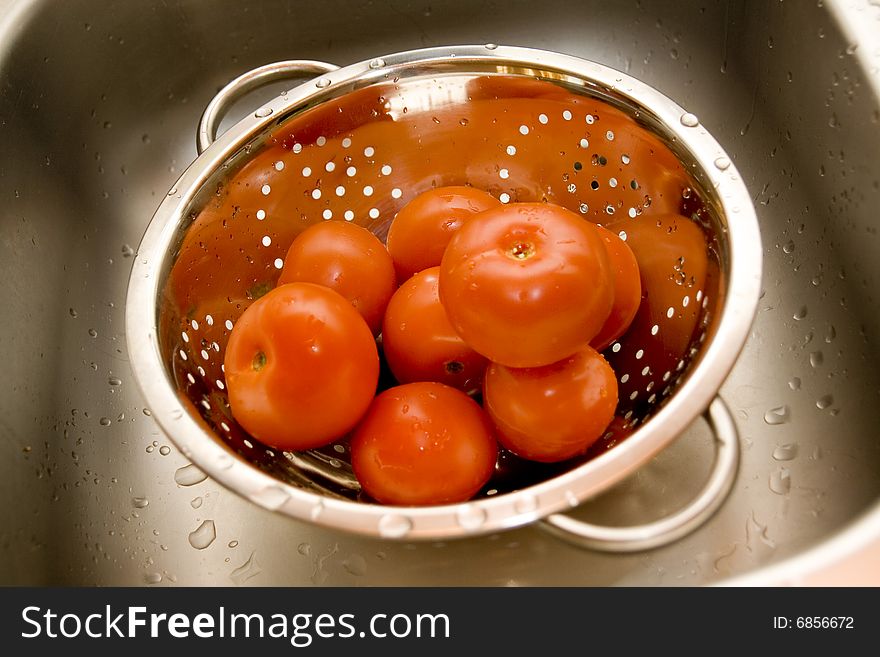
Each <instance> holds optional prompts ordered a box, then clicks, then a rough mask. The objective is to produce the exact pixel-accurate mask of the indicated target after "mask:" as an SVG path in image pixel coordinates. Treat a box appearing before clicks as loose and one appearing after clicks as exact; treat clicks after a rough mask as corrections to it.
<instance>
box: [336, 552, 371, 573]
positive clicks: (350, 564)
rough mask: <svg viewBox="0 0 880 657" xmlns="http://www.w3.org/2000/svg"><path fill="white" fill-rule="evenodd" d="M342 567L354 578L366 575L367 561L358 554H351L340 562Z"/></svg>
mask: <svg viewBox="0 0 880 657" xmlns="http://www.w3.org/2000/svg"><path fill="white" fill-rule="evenodd" d="M342 567H343V568H345V570H347V571H348V572H349V573H351V574H352V575H354V576H355V577H363V576H364V575H366V574H367V560H366V559H364V558H363V557H362V556H361V555H359V554H352V555H351V556H349V557H348V558H347V559H344V560H343V561H342Z"/></svg>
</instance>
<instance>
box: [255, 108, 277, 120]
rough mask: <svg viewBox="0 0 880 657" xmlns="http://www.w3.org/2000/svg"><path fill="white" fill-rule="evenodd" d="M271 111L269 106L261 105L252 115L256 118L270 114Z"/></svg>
mask: <svg viewBox="0 0 880 657" xmlns="http://www.w3.org/2000/svg"><path fill="white" fill-rule="evenodd" d="M272 111H273V110H272V108H271V107H261V108H260V109H258V110H257V111H256V112H254V116H255V117H257V118H258V119H262V118H265V117H267V116H270V115H271V114H272Z"/></svg>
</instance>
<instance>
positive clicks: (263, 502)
mask: <svg viewBox="0 0 880 657" xmlns="http://www.w3.org/2000/svg"><path fill="white" fill-rule="evenodd" d="M250 499H251V500H252V501H254V502H256V503H257V504H259V505H260V506H262V507H265V508H267V509H271V510H273V511H274V510H275V509H278V508H281V507H282V506H283V505H284V503H285V502H287V500H289V499H290V495H288V494H287V491H285V490H283V489H281V488H279V487H278V486H266V488H264V489H263V490H261V491H259V492H257V493H254V494H253V495H251V496H250Z"/></svg>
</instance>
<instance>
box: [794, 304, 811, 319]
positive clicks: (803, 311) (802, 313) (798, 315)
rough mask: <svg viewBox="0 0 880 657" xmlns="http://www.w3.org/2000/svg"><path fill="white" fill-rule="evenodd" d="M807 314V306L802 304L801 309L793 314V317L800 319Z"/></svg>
mask: <svg viewBox="0 0 880 657" xmlns="http://www.w3.org/2000/svg"><path fill="white" fill-rule="evenodd" d="M806 316H807V307H806V306H801V307H800V309H799V310H798V311H797V312H796V313H795V314H794V315H792V318H793V319H794V320H796V321H800V320H802V319H803V318H804V317H806Z"/></svg>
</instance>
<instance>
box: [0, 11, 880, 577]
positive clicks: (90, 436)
mask: <svg viewBox="0 0 880 657" xmlns="http://www.w3.org/2000/svg"><path fill="white" fill-rule="evenodd" d="M819 5H822V3H819ZM533 7H534V5H533V3H526V2H519V1H517V2H509V3H504V6H503V10H499V7H497V6H495V4H494V3H486V4H474V3H468V2H459V1H444V2H421V1H417V2H410V3H394V2H378V1H377V2H364V3H360V4H357V5H352V4H350V3H342V2H325V3H320V4H319V5H314V4H310V5H307V4H306V3H301V2H295V1H288V2H285V1H282V0H266V1H264V2H260V3H241V2H233V1H232V0H218V1H217V2H214V3H210V5H209V4H207V3H201V2H197V1H196V0H180V1H178V2H173V3H168V2H159V1H155V2H153V1H149V2H141V3H128V4H123V5H122V6H120V7H118V8H117V9H116V10H115V11H114V12H113V13H112V14H111V13H110V12H107V11H105V10H104V6H103V3H99V2H95V1H94V0H70V1H69V2H64V3H57V2H50V1H49V0H43V1H29V0H17V1H16V0H13V1H8V0H5V1H4V0H0V44H2V45H0V143H2V144H3V149H2V151H0V198H3V199H4V201H5V204H4V207H3V210H2V215H0V216H2V219H0V238H2V239H0V271H2V277H3V280H5V281H6V285H4V286H3V289H2V291H0V307H2V308H4V317H5V320H6V321H4V322H3V324H2V327H0V332H2V340H0V345H2V346H0V354H2V361H0V362H2V363H3V365H4V368H5V372H6V375H5V377H4V385H3V388H2V393H0V456H2V466H0V468H2V473H0V474H2V476H0V499H2V500H3V502H2V504H0V583H2V584H20V585H22V584H27V585H40V584H53V585H94V584H97V585H160V586H161V585H175V584H178V585H208V584H247V585H297V586H305V585H447V584H449V585H455V584H467V585H488V586H495V585H511V586H519V585H585V586H586V585H612V584H626V585H630V584H634V585H696V584H711V583H725V584H737V583H761V584H779V583H799V582H809V581H822V580H821V579H816V578H821V577H822V576H823V573H826V574H827V573H829V572H831V571H832V570H833V569H835V568H837V569H838V570H834V571H833V572H835V573H842V572H843V571H841V570H839V568H840V565H841V564H845V563H850V561H848V560H850V559H855V558H866V559H868V562H869V563H870V560H871V558H872V556H871V555H873V563H874V564H875V565H874V569H873V570H870V569H868V570H865V569H864V568H863V569H859V570H858V571H857V574H856V575H852V574H841V575H840V578H841V579H831V580H829V581H832V582H837V583H855V582H856V581H860V582H865V583H874V584H877V583H880V572H878V571H880V569H878V568H877V567H876V563H877V559H878V557H877V556H876V555H877V554H878V553H880V547H877V548H874V550H875V551H872V548H873V545H874V543H875V542H876V543H878V546H880V508H878V506H877V502H878V498H880V440H878V432H877V429H876V427H877V426H878V425H880V404H878V403H877V402H878V392H880V376H878V370H880V368H878V360H880V354H878V353H877V352H876V350H875V349H874V348H873V345H874V344H877V343H878V338H880V313H877V311H876V310H875V309H874V308H875V306H876V299H875V298H874V295H875V290H876V289H878V281H880V258H878V257H877V256H878V254H880V237H878V235H877V227H876V222H875V214H876V207H878V204H880V180H878V176H880V172H878V170H877V167H876V163H877V162H878V161H880V137H878V135H880V109H878V108H880V72H878V69H877V60H878V59H880V50H877V45H878V44H877V43H871V40H870V36H871V32H870V30H865V29H864V25H866V24H869V22H873V24H874V25H875V28H876V27H880V7H877V6H875V5H870V4H862V3H856V2H842V1H841V2H829V1H828V0H826V2H825V3H824V6H815V5H812V6H809V7H806V6H804V5H798V6H797V7H794V6H791V3H775V2H758V1H755V2H746V1H733V0H731V1H730V2H727V3H699V2H671V1H667V2H649V1H647V0H644V1H642V2H632V3H627V4H624V3H609V2H582V1H581V2H561V1H556V0H548V2H547V3H544V5H543V6H542V11H541V12H540V14H536V13H535V11H534V8H533ZM874 32H875V33H876V32H877V30H876V29H875V30H874ZM486 42H494V43H503V44H509V45H520V46H531V47H536V48H545V49H550V50H556V51H560V52H564V53H567V54H572V55H576V56H580V57H583V58H586V59H590V60H594V61H597V62H599V63H602V64H605V65H608V66H611V67H614V68H617V69H619V70H621V71H624V72H626V73H628V74H630V75H632V76H634V77H636V78H639V79H641V80H642V81H644V82H646V83H648V84H650V85H652V86H653V87H655V88H657V89H659V90H660V91H662V92H663V93H665V94H666V95H668V96H669V97H671V98H672V99H673V100H675V101H677V102H678V103H679V104H681V105H682V106H684V107H685V108H687V110H688V111H690V112H693V113H694V114H696V115H697V116H699V118H700V122H701V124H702V125H704V126H705V127H706V128H707V129H708V130H709V131H710V132H711V133H712V134H713V135H714V137H715V138H716V139H717V140H718V141H719V142H720V143H721V145H722V146H723V147H724V149H725V150H726V151H727V152H728V153H729V154H730V155H731V157H732V159H733V160H734V161H735V164H736V166H737V168H738V169H739V171H740V172H741V173H742V175H743V178H744V182H745V184H746V186H747V187H748V189H749V190H750V192H751V195H752V198H753V201H754V204H755V207H756V210H757V214H758V218H759V221H760V223H761V230H762V240H763V244H764V293H763V296H762V299H761V303H760V306H759V312H758V316H757V318H756V320H755V323H754V326H753V330H752V333H751V336H750V338H749V341H748V342H747V344H746V347H745V349H744V350H743V352H742V354H741V356H740V358H739V360H738V363H737V365H736V367H735V368H734V370H733V372H732V374H731V375H730V377H729V378H728V380H727V382H726V383H725V385H724V386H723V388H722V389H721V396H722V397H723V398H724V399H725V401H726V402H727V403H728V405H729V406H730V407H731V409H732V410H733V412H734V417H735V419H736V423H737V426H738V428H739V431H740V434H741V436H742V437H743V452H742V463H741V467H740V472H739V475H738V479H737V482H736V484H735V487H734V491H733V493H732V494H731V496H730V498H729V499H728V500H727V502H726V503H725V504H724V506H723V507H722V508H721V510H720V511H719V512H718V513H717V514H716V515H715V517H713V518H712V520H711V521H709V522H708V523H707V524H706V525H705V526H703V527H702V528H701V529H699V530H698V531H696V532H695V533H693V534H691V535H690V536H687V537H686V538H684V539H682V540H680V541H678V542H676V543H675V544H673V545H670V546H668V547H665V548H661V549H657V550H654V551H650V552H644V553H641V554H634V555H612V554H603V553H599V552H591V551H587V550H582V549H578V548H575V547H572V546H570V545H568V544H565V543H562V542H560V541H558V540H557V539H555V538H553V537H551V536H550V535H548V534H546V533H545V532H542V531H540V530H539V529H537V528H535V527H526V528H520V529H516V530H512V531H507V532H501V533H497V534H492V535H489V536H484V537H478V538H472V539H462V540H455V541H449V542H445V543H399V542H389V541H381V540H378V539H367V538H360V537H355V536H353V535H349V534H346V533H337V532H334V531H330V530H326V529H322V528H318V527H316V526H314V525H311V524H308V523H304V522H300V521H296V520H292V519H290V518H287V517H283V516H280V515H278V514H273V513H271V512H269V511H266V510H264V509H261V508H259V507H257V506H256V505H254V504H252V503H251V502H248V501H247V500H244V499H242V498H240V497H238V496H237V495H236V494H234V493H232V492H230V491H228V490H226V489H224V488H222V487H221V486H220V485H219V484H216V483H214V482H213V481H212V480H211V479H206V478H204V477H203V476H201V475H200V474H199V472H198V471H196V470H194V469H193V468H192V467H189V461H188V460H187V459H186V458H185V457H184V456H183V455H182V454H181V453H179V452H178V451H177V450H176V448H175V447H174V445H173V444H172V443H171V441H170V439H169V438H167V437H166V436H165V435H164V434H163V433H162V432H161V431H160V429H159V428H158V425H157V424H156V423H155V421H154V418H153V416H152V414H151V411H150V409H149V408H147V407H146V405H145V402H144V401H143V399H142V397H141V395H140V393H139V392H138V389H137V387H136V385H135V383H134V378H133V376H132V372H131V369H130V366H129V360H128V356H127V349H126V344H125V337H124V332H123V317H124V305H125V292H126V288H127V284H128V275H129V271H130V269H131V264H132V260H133V258H134V257H136V249H137V246H138V243H139V240H140V238H141V236H142V234H143V232H144V230H145V229H146V226H147V224H148V222H149V220H150V218H151V216H152V215H153V212H154V211H155V209H156V207H157V206H158V205H159V202H160V201H161V199H162V198H163V197H164V195H165V194H166V192H167V191H168V190H169V189H170V188H171V186H172V184H173V183H174V181H175V180H176V179H177V178H178V176H179V175H180V174H181V172H182V171H183V169H185V168H186V166H187V165H188V164H189V163H190V162H191V161H192V160H193V159H194V158H195V157H196V150H195V132H196V126H197V124H198V120H199V116H200V114H201V112H202V110H203V109H204V107H205V105H206V104H207V103H208V102H209V101H210V99H211V98H212V97H213V95H214V94H215V93H216V92H217V91H218V90H219V89H220V88H221V87H222V86H223V85H224V84H225V83H226V82H228V81H229V80H230V79H232V78H234V77H236V76H237V75H239V74H240V73H242V72H244V71H246V70H248V69H251V68H254V67H256V66H259V65H261V64H265V63H267V62H271V61H276V60H283V59H294V58H295V59H316V60H324V61H328V62H332V63H335V64H339V65H344V64H348V63H352V62H355V61H360V60H364V59H369V58H372V57H375V56H378V55H382V54H385V53H390V52H396V51H402V50H408V49H413V48H420V47H425V46H435V45H445V44H463V43H486ZM289 86H290V84H289V83H287V84H282V85H280V86H278V85H275V86H273V87H270V88H267V89H265V90H263V91H261V92H258V93H254V94H253V95H252V96H251V97H249V98H248V99H246V100H245V101H242V102H241V103H240V104H239V105H237V106H236V107H235V108H234V109H233V112H232V113H231V114H230V116H229V117H228V118H227V120H226V122H225V123H224V126H227V125H230V124H231V122H232V121H234V120H236V119H237V118H240V117H242V116H244V115H245V113H247V112H250V111H252V110H253V108H254V107H257V106H258V104H259V103H260V102H261V101H263V100H265V99H267V98H269V97H271V96H273V95H275V94H277V93H278V91H279V90H280V89H283V88H285V87H289ZM711 460H712V437H711V434H710V432H709V430H708V428H707V426H705V424H704V423H703V422H702V421H698V422H697V423H695V424H694V425H693V426H691V427H690V428H689V429H688V430H687V431H686V432H684V434H682V436H681V437H680V438H679V439H678V440H677V441H676V443H675V444H674V445H672V446H671V447H670V448H668V449H666V450H664V451H663V452H662V453H661V454H660V455H659V456H657V457H656V458H655V459H654V461H652V462H651V463H650V464H648V465H647V466H645V467H644V468H642V469H641V470H639V471H638V472H637V473H636V474H635V475H633V476H631V477H630V478H629V479H627V480H626V481H624V482H623V483H621V484H620V485H618V486H616V487H615V488H614V489H612V490H610V491H608V492H606V493H604V494H603V495H601V496H600V497H598V498H596V499H594V500H592V501H590V502H589V503H588V504H586V505H584V506H583V507H582V508H580V509H578V510H577V511H576V512H575V513H576V515H577V516H578V517H579V518H583V519H588V520H590V521H593V522H600V523H606V524H615V525H616V524H619V525H625V524H631V523H638V522H645V521H648V520H651V519H655V518H658V517H661V516H663V515H665V514H668V513H671V512H673V511H675V510H676V509H677V508H678V507H679V506H681V505H683V504H684V503H685V502H686V501H687V500H688V499H689V498H690V497H692V496H693V495H694V494H695V492H696V491H697V490H698V489H699V488H700V487H701V485H702V483H703V481H704V480H705V478H706V476H707V473H708V471H709V467H710V463H711ZM865 555H867V556H865ZM829 569H832V570H829ZM854 578H860V579H858V580H856V579H854Z"/></svg>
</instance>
